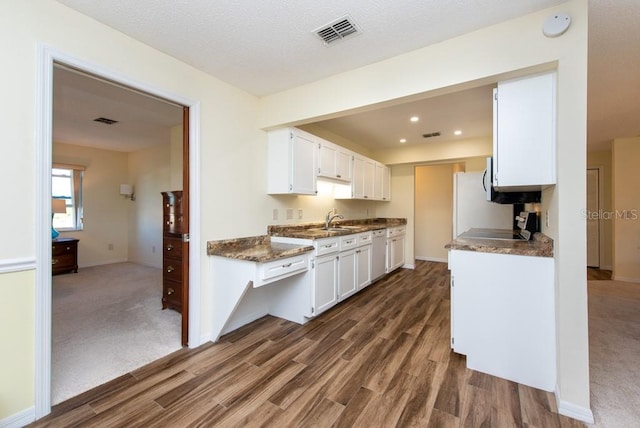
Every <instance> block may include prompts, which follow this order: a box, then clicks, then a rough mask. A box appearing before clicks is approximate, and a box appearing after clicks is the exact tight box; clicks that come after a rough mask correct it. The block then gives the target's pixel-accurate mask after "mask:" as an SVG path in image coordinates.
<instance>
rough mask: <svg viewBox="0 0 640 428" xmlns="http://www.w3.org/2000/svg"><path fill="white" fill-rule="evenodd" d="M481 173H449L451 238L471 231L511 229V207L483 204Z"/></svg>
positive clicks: (508, 205) (483, 194)
mask: <svg viewBox="0 0 640 428" xmlns="http://www.w3.org/2000/svg"><path fill="white" fill-rule="evenodd" d="M482 176H483V173H482V172H456V173H455V174H453V237H454V238H456V237H457V236H458V235H460V234H461V233H463V232H466V231H467V230H469V229H471V228H483V229H513V205H511V204H504V205H503V204H496V203H495V202H490V201H487V194H486V192H485V190H484V188H483V187H482V178H483V177H482Z"/></svg>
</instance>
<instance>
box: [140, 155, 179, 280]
mask: <svg viewBox="0 0 640 428" xmlns="http://www.w3.org/2000/svg"><path fill="white" fill-rule="evenodd" d="M171 148H172V146H170V145H168V144H164V145H160V146H156V147H152V148H149V149H145V150H139V151H136V152H132V153H129V156H128V168H129V182H130V183H132V184H133V186H134V189H135V194H136V200H135V201H127V202H128V209H129V222H128V226H129V242H128V244H129V261H131V262H133V263H139V264H143V265H147V266H152V267H157V268H161V267H162V222H163V217H162V195H161V194H160V192H163V191H167V190H180V189H173V188H171V177H172V176H173V174H172V159H171V154H172V153H173V152H172V150H171ZM179 173H180V174H182V164H180V165H179Z"/></svg>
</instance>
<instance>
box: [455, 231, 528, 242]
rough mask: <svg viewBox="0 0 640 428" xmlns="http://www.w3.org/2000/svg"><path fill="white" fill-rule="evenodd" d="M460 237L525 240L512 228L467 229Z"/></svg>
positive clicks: (526, 238)
mask: <svg viewBox="0 0 640 428" xmlns="http://www.w3.org/2000/svg"><path fill="white" fill-rule="evenodd" d="M459 237H460V238H477V239H495V240H500V241H527V240H528V237H526V236H523V234H521V233H520V232H518V231H517V230H512V229H469V230H467V231H466V232H464V233H463V234H462V235H460V236H459Z"/></svg>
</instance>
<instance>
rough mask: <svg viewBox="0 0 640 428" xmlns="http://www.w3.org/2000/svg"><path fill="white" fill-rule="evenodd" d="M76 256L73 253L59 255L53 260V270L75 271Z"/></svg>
mask: <svg viewBox="0 0 640 428" xmlns="http://www.w3.org/2000/svg"><path fill="white" fill-rule="evenodd" d="M75 264H76V256H75V254H72V253H67V254H59V255H55V256H53V257H52V258H51V267H52V268H53V269H75Z"/></svg>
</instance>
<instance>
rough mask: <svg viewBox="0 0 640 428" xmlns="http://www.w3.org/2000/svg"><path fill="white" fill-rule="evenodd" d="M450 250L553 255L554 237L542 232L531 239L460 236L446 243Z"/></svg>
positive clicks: (537, 255) (541, 255) (540, 255)
mask: <svg viewBox="0 0 640 428" xmlns="http://www.w3.org/2000/svg"><path fill="white" fill-rule="evenodd" d="M445 248H447V249H449V250H463V251H477V252H481V253H495V254H513V255H519V256H536V257H553V239H551V238H549V237H548V236H547V235H544V234H542V233H540V232H536V233H534V234H533V237H532V238H531V240H529V241H511V240H497V239H482V238H468V237H464V236H458V237H457V238H456V239H454V240H453V241H451V242H449V243H448V244H447V245H445Z"/></svg>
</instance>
